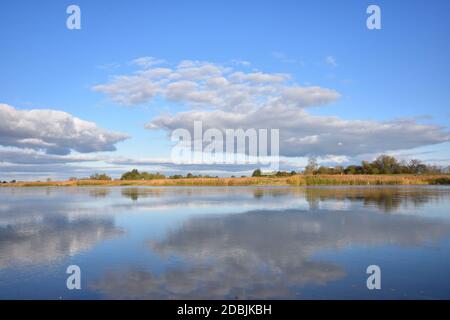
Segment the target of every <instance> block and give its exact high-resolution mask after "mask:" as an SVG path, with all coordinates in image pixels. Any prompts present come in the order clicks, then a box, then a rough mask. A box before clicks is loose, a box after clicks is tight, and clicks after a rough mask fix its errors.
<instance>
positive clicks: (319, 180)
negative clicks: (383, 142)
mask: <svg viewBox="0 0 450 320" xmlns="http://www.w3.org/2000/svg"><path fill="white" fill-rule="evenodd" d="M251 185H270V186H319V185H332V186H339V185H348V186H353V185H354V186H357V185H450V175H314V176H312V175H310V176H308V175H295V176H290V177H246V178H192V179H155V180H111V181H102V180H76V181H54V182H16V183H5V184H0V186H3V187H75V186H251Z"/></svg>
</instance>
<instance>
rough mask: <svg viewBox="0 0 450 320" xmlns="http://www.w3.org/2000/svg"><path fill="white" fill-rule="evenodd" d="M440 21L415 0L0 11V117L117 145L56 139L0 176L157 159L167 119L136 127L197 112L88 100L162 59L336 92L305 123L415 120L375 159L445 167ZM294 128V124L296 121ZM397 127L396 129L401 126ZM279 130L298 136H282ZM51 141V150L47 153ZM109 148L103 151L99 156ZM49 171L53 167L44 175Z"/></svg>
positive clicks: (12, 4) (86, 4)
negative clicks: (87, 125) (65, 118)
mask: <svg viewBox="0 0 450 320" xmlns="http://www.w3.org/2000/svg"><path fill="white" fill-rule="evenodd" d="M71 4H76V5H78V6H79V7H80V8H81V30H69V29H67V28H66V19H67V17H68V15H67V14H66V8H67V7H68V6H69V5H71ZM370 4H377V5H379V6H380V8H381V13H382V18H381V21H382V30H368V29H367V28H366V19H367V17H368V15H367V14H366V8H367V6H368V5H370ZM449 10H450V3H449V2H448V1H432V2H430V1H419V0H417V1H356V0H353V1H324V0H321V1H127V2H125V1H100V0H96V1H57V2H56V1H21V0H19V1H2V3H1V4H0V40H1V42H2V50H1V56H0V57H1V59H0V70H1V73H2V77H1V78H0V104H5V105H8V106H10V107H12V108H13V109H14V112H15V111H17V110H21V111H26V110H36V109H50V110H60V111H64V112H66V113H68V114H70V115H71V116H73V117H76V118H80V119H82V120H85V121H89V122H93V123H95V124H96V125H97V126H98V127H99V128H102V129H105V130H107V131H108V132H112V133H120V134H123V135H124V136H125V135H127V136H128V137H129V138H128V139H120V137H114V138H112V140H111V142H110V143H107V146H103V145H102V147H98V145H96V146H95V147H94V149H95V150H94V151H95V152H93V151H92V150H90V149H89V152H86V150H83V148H78V149H77V148H76V147H73V145H74V144H73V143H74V142H67V141H66V142H64V143H65V144H67V146H68V148H69V149H70V154H69V155H68V154H64V155H62V154H59V155H56V156H52V159H51V160H48V163H45V164H43V163H41V164H39V168H40V169H39V168H34V169H30V166H32V163H31V162H32V161H31V160H30V163H29V164H27V166H26V167H27V168H25V167H23V166H22V167H23V171H22V169H21V165H20V164H18V163H15V161H14V159H12V157H11V156H10V157H9V158H8V159H9V160H5V159H6V158H5V159H3V163H4V164H5V163H6V164H7V165H8V166H7V167H6V166H4V167H3V168H4V169H3V171H4V175H6V176H13V175H15V174H16V175H20V176H23V177H24V179H25V178H26V177H33V178H34V177H45V176H52V177H54V176H56V175H57V174H58V173H59V174H61V169H62V168H65V169H67V168H68V169H67V173H64V174H65V175H66V176H67V175H71V174H73V175H79V174H84V173H85V171H83V170H82V169H80V168H79V167H80V166H81V167H87V168H90V167H98V168H99V170H105V171H108V172H111V173H114V172H116V171H117V172H119V171H120V170H122V169H126V168H127V167H126V166H124V167H123V168H122V167H120V166H119V165H118V164H117V163H116V162H115V161H109V162H108V161H105V159H104V158H102V157H105V156H107V157H109V158H118V157H120V158H127V159H134V160H139V159H143V158H145V159H150V158H154V159H162V158H168V157H169V156H170V146H171V143H170V141H169V140H168V139H167V134H168V133H169V132H170V128H168V125H167V123H168V121H169V120H170V119H167V118H166V119H165V121H162V122H161V123H163V125H161V127H160V128H159V129H158V130H148V129H146V128H145V126H146V124H148V123H149V122H152V120H153V119H155V118H158V117H160V116H161V115H162V114H170V115H171V117H176V115H177V114H178V113H179V112H181V111H187V112H189V110H197V111H198V106H196V107H192V105H191V104H190V101H189V100H183V99H179V100H177V101H173V99H172V100H171V99H168V96H167V95H166V96H164V95H162V96H160V95H156V96H155V97H153V98H151V99H144V100H143V101H139V103H135V104H133V105H128V106H123V105H120V104H119V103H117V99H116V100H115V99H114V98H115V96H114V93H113V94H111V92H109V93H108V92H105V90H95V89H94V88H95V86H98V85H108V84H109V85H111V84H112V83H114V76H117V75H121V76H133V75H135V73H136V72H137V71H139V66H138V65H136V64H133V63H131V61H133V60H134V59H137V58H140V57H154V58H155V59H160V60H164V62H162V63H161V67H164V68H172V69H173V70H175V69H176V66H177V65H178V64H179V63H180V62H182V61H186V60H190V61H198V62H202V63H208V64H211V65H214V66H222V67H229V68H233V72H245V73H248V74H249V73H256V72H263V73H266V74H288V75H289V80H288V81H287V82H286V86H289V87H293V86H295V87H311V86H314V87H319V88H326V89H330V90H334V91H335V92H337V93H338V94H339V98H336V99H332V101H329V102H327V103H326V105H319V106H317V107H316V106H312V107H308V108H306V109H305V110H307V111H306V112H307V114H308V115H309V116H310V117H313V116H317V117H319V118H317V119H316V120H317V121H319V120H320V119H324V120H326V119H328V118H326V117H329V116H333V117H338V118H339V119H341V120H343V121H344V120H345V121H351V120H352V121H359V120H363V121H370V123H371V124H373V125H374V126H377V125H378V126H382V123H384V122H386V121H387V122H390V121H398V120H399V119H414V120H409V121H413V124H411V125H412V126H414V125H416V124H423V125H430V126H432V127H430V129H429V130H428V129H427V128H422V131H421V130H415V129H414V130H411V134H409V135H406V137H405V139H408V142H407V143H406V142H405V146H406V147H405V148H404V149H402V148H401V145H400V146H399V145H398V144H397V145H395V150H390V149H386V150H383V148H382V146H380V147H379V148H378V149H377V150H378V151H380V152H393V153H394V154H397V153H398V154H405V155H408V156H409V155H411V156H414V157H416V158H421V159H423V160H425V161H428V162H437V163H439V164H445V163H448V162H449V161H448V159H450V143H448V142H445V141H448V140H449V138H448V135H449V134H448V132H449V131H448V125H449V122H450V108H449V107H450V105H449V104H450V90H448V89H449V83H450V61H449V58H448V57H449V56H450V42H449V41H448V38H449V35H450V20H449V19H448V12H449ZM236 61H246V62H248V63H249V64H246V65H243V64H239V63H236ZM197 66H199V65H197ZM141 71H142V69H141ZM190 80H192V79H190ZM133 90H134V89H133ZM116 98H117V96H116ZM202 107H203V109H201V112H205V113H208V112H209V111H210V109H208V107H209V106H202ZM302 108H303V107H302ZM8 112H9V111H8ZM15 116H17V117H20V115H19V114H16V115H15ZM11 119H16V118H11ZM172 120H173V119H172ZM0 121H1V120H0ZM3 121H6V120H3ZM9 121H12V120H9ZM8 124H9V127H11V128H10V130H12V131H14V130H16V131H14V132H9V131H8V132H6V131H5V132H3V133H2V134H3V135H5V136H6V135H10V134H11V135H13V136H14V135H16V136H17V135H23V133H22V131H20V132H21V133H20V134H18V133H17V132H18V131H17V130H19V129H20V130H24V129H23V128H15V127H14V126H13V125H12V124H11V123H8ZM352 125H353V123H350V124H349V126H352ZM396 125H397V124H396ZM404 125H405V126H407V125H408V124H404ZM275 126H276V125H275ZM300 126H304V123H303V122H299V127H300ZM437 126H442V128H438V127H437ZM338 127H339V128H341V127H342V126H338ZM339 128H335V130H337V131H339ZM280 130H283V128H280ZM305 130H306V129H305ZM330 130H331V129H330ZM400 130H402V131H404V130H403V127H402V128H401V129H400ZM286 131H289V134H291V135H294V136H295V135H296V134H297V133H296V132H295V131H294V130H293V127H290V128H288V129H287V130H285V132H286ZM406 131H407V130H406ZM428 131H435V135H433V136H432V137H429V139H418V141H409V139H412V138H411V136H414V135H415V133H417V134H418V135H425V134H428V133H427V132H428ZM0 132H1V131H0ZM356 132H357V130H356ZM337 133H339V132H337ZM298 134H300V136H295V138H301V137H302V136H301V135H303V136H305V135H306V136H308V137H309V136H315V135H317V132H312V133H311V135H309V133H305V131H302V132H301V133H298ZM328 134H330V135H334V132H331V131H330V132H329V133H328ZM382 137H383V138H382V139H381V138H380V139H378V138H377V137H376V136H375V134H373V135H371V136H370V137H369V136H368V137H367V139H372V138H373V139H375V140H377V141H378V140H389V136H388V134H387V133H386V135H382ZM26 138H27V139H31V138H33V137H32V136H29V137H28V136H27V137H26ZM321 139H322V138H320V139H319V141H322V140H321ZM324 139H325V138H324ZM54 140H55V139H53V140H52V143H56V142H54ZM2 141H3V142H2ZM437 141H439V142H442V143H437ZM47 142H48V141H47ZM58 143H59V142H58ZM78 143H79V142H76V145H78ZM349 143H350V142H349ZM374 143H375V142H374ZM377 143H379V142H377ZM399 143H400V142H399ZM111 144H112V145H114V146H115V147H116V148H117V150H116V151H112V150H111V148H110V146H111ZM400 144H401V143H400ZM0 145H1V146H2V148H3V149H2V150H3V151H4V152H9V154H10V155H11V152H22V153H23V152H24V150H25V151H26V152H28V154H30V153H32V154H33V155H34V157H36V155H35V153H36V152H37V153H42V158H43V157H45V156H44V155H49V154H52V152H49V150H48V149H46V148H45V147H42V146H41V147H39V148H38V147H36V148H35V147H30V145H28V144H27V145H24V144H22V145H18V144H14V143H11V142H10V139H6V138H5V139H3V140H1V139H0ZM67 146H66V147H67ZM281 146H282V147H283V144H281ZM411 146H413V147H411ZM286 147H287V148H288V147H290V146H286ZM388 147H389V148H391V147H392V146H391V145H389V146H387V148H388ZM319 149H320V152H319V151H317V152H316V151H314V150H316V149H311V151H309V152H304V153H302V152H298V153H295V152H294V153H292V152H287V153H286V154H285V156H287V157H292V158H297V160H298V161H300V163H301V162H302V160H301V158H306V157H307V156H308V155H314V156H318V157H323V158H324V159H325V158H326V157H327V156H333V155H335V154H334V153H330V154H326V152H324V148H319ZM80 150H81V151H80ZM317 150H318V149H317ZM0 152H1V150H0ZM315 152H316V153H315ZM380 152H378V153H380ZM57 153H61V152H59V151H58V152H57ZM281 153H282V154H283V150H282V151H281ZM17 154H18V155H19V153H17ZM74 155H75V156H80V157H84V156H86V155H88V156H93V157H97V156H98V157H99V158H98V159H101V160H100V161H93V162H85V161H81V162H79V163H76V164H74V163H70V162H67V163H65V162H64V161H63V160H61V159H58V160H55V157H57V156H64V157H68V156H74ZM340 156H345V159H346V160H345V161H346V162H355V161H359V160H360V159H361V158H362V157H366V156H370V157H372V156H375V155H372V154H370V155H369V154H367V152H365V153H358V154H356V153H354V152H353V153H351V154H350V153H348V154H346V153H345V152H343V153H342V154H340ZM38 157H40V154H39V155H38ZM299 159H300V160H299ZM329 159H332V157H331V158H329ZM42 161H43V160H42ZM55 161H56V162H58V163H59V164H60V167H55V166H54V165H55ZM324 161H325V162H327V161H328V162H330V161H331V160H324ZM331 162H332V161H331ZM46 166H47V167H46ZM75 167H76V169H75ZM7 168H8V169H7ZM143 168H148V169H159V170H163V171H164V170H168V171H171V170H172V171H173V167H171V168H165V167H164V166H163V165H162V164H158V165H156V166H144V167H143ZM197 169H198V170H200V169H199V168H197ZM0 170H2V169H0ZM77 170H78V171H77ZM88 170H90V169H86V172H87V171H88ZM115 170H116V171H115ZM180 170H181V169H180ZM182 170H185V168H183V169H182ZM186 170H188V168H187V169H186ZM208 170H209V169H208ZM30 171H31V173H30ZM190 171H192V170H190ZM0 173H1V171H0ZM218 174H220V172H219V173H218ZM0 178H1V177H0Z"/></svg>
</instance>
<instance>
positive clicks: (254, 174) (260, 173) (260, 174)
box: [252, 169, 262, 177]
mask: <svg viewBox="0 0 450 320" xmlns="http://www.w3.org/2000/svg"><path fill="white" fill-rule="evenodd" d="M261 176H262V172H261V169H256V170H255V171H253V173H252V177H261Z"/></svg>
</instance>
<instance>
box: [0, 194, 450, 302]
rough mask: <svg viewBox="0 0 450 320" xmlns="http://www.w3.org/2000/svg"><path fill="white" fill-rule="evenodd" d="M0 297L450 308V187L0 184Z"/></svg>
mask: <svg viewBox="0 0 450 320" xmlns="http://www.w3.org/2000/svg"><path fill="white" fill-rule="evenodd" d="M74 264H75V265H78V266H79V267H80V268H81V285H82V288H81V290H72V291H69V290H68V289H67V288H66V279H67V277H68V275H67V274H66V268H67V267H68V266H69V265H74ZM369 265H378V266H380V268H381V286H382V287H381V290H368V289H367V287H366V279H367V277H368V275H367V274H366V268H367V266H369ZM0 298H1V299H33V298H38V299H192V298H206V299H255V298H257V299H265V298H275V299H277V298H282V299H310V298H319V299H327V298H334V299H355V298H356V299H358V298H369V299H380V298H381V299H393V298H400V299H411V298H418V299H436V298H438V299H449V298H450V188H448V187H430V186H426V187H378V188H375V187H351V188H350V187H344V188H343V187H311V188H290V187H276V188H275V187H234V188H222V187H193V188H190V187H180V188H177V187H158V188H148V187H142V188H131V187H126V188H0Z"/></svg>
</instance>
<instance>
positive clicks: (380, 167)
mask: <svg viewBox="0 0 450 320" xmlns="http://www.w3.org/2000/svg"><path fill="white" fill-rule="evenodd" d="M448 169H449V168H443V167H439V166H436V165H427V164H424V163H422V162H421V161H420V160H417V159H412V160H409V161H405V160H402V161H399V160H397V159H396V158H395V157H392V156H388V155H381V156H379V157H378V158H376V159H375V160H374V161H372V162H369V161H362V162H361V165H349V166H347V167H343V166H335V167H326V166H319V165H318V164H317V160H316V159H315V158H310V159H309V161H308V165H307V166H306V167H305V171H304V173H305V174H442V173H448Z"/></svg>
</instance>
